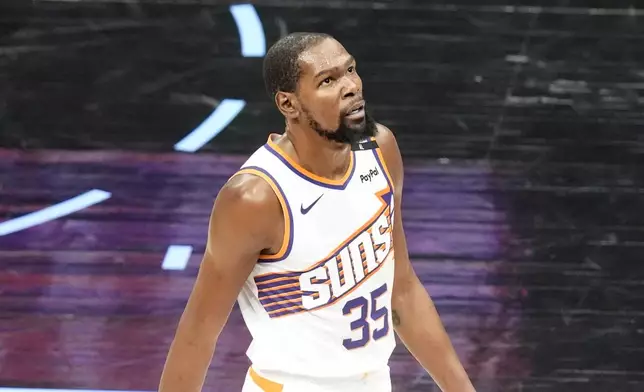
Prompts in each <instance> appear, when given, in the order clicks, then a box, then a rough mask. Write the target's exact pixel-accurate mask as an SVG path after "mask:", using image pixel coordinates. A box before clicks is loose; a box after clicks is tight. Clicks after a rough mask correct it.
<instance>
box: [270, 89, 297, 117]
mask: <svg viewBox="0 0 644 392" xmlns="http://www.w3.org/2000/svg"><path fill="white" fill-rule="evenodd" d="M275 105H277V108H278V109H279V111H280V112H281V113H282V114H283V115H284V117H286V118H291V119H294V118H297V117H298V116H299V115H300V104H299V102H298V100H297V97H296V96H295V94H293V93H286V92H284V91H278V92H277V94H275Z"/></svg>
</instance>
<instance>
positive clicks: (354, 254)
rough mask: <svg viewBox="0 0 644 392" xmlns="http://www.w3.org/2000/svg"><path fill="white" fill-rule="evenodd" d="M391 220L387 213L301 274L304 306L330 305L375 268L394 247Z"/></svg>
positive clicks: (308, 307) (312, 307)
mask: <svg viewBox="0 0 644 392" xmlns="http://www.w3.org/2000/svg"><path fill="white" fill-rule="evenodd" d="M389 222H390V220H389V219H387V216H386V214H384V213H383V214H382V215H380V217H379V218H378V219H377V220H376V221H375V222H374V223H373V225H372V226H371V228H370V229H369V230H366V231H363V232H362V233H361V234H360V235H358V236H357V237H356V238H354V239H353V240H352V241H351V242H350V243H348V244H347V245H346V246H345V247H344V248H342V249H341V250H340V252H338V253H337V254H336V255H334V256H333V257H331V258H330V259H328V260H326V261H325V262H324V263H322V264H321V265H319V266H318V267H317V268H315V269H313V270H311V271H307V272H305V273H303V274H302V275H300V287H301V289H302V306H303V307H304V308H305V309H307V310H309V309H314V308H317V307H320V306H323V305H326V304H327V303H329V302H331V301H333V300H335V299H337V298H339V297H341V296H342V295H344V294H346V293H347V292H348V291H350V290H351V289H352V288H354V287H355V286H356V285H358V284H359V283H360V282H361V281H363V280H364V279H365V278H367V277H368V276H369V275H370V274H371V273H372V272H374V271H375V270H376V269H377V268H378V266H379V265H380V264H382V263H383V262H384V261H385V259H386V257H387V255H388V254H389V251H390V250H391V229H390V225H389Z"/></svg>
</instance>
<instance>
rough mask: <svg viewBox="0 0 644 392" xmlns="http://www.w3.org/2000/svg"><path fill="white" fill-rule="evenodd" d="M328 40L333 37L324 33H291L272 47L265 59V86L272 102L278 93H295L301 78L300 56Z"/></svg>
mask: <svg viewBox="0 0 644 392" xmlns="http://www.w3.org/2000/svg"><path fill="white" fill-rule="evenodd" d="M327 38H333V37H332V36H330V35H328V34H324V33H306V32H301V33H291V34H289V35H287V36H286V37H283V38H281V39H280V40H279V41H277V42H276V43H275V44H273V46H271V48H270V49H269V50H268V52H267V53H266V56H265V57H264V84H265V86H266V92H267V93H268V95H269V97H270V98H271V99H272V100H273V99H275V94H277V92H278V91H286V92H290V93H292V92H295V89H296V87H297V81H298V79H299V78H300V64H299V57H300V54H302V52H304V51H305V50H307V49H309V48H310V47H312V46H314V45H316V44H318V43H319V42H321V41H323V40H325V39H327Z"/></svg>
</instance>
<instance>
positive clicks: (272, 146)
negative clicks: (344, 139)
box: [266, 133, 356, 189]
mask: <svg viewBox="0 0 644 392" xmlns="http://www.w3.org/2000/svg"><path fill="white" fill-rule="evenodd" d="M274 136H279V135H278V134H275V133H273V134H271V135H270V136H269V137H268V141H267V143H266V146H267V147H268V150H269V151H270V152H272V153H273V154H274V155H276V156H277V157H278V158H279V159H280V160H281V161H282V162H283V163H284V164H286V165H287V166H288V167H289V168H290V169H291V170H292V171H294V172H295V173H296V174H299V175H300V176H301V177H303V178H305V179H309V180H311V181H313V182H314V183H316V184H318V185H322V186H324V185H327V186H331V187H333V188H341V189H343V188H344V187H346V185H347V184H348V182H349V180H350V179H351V177H352V176H353V173H354V171H355V164H356V163H355V160H356V158H355V153H354V152H353V151H351V153H350V154H349V167H348V168H347V171H346V172H345V173H344V175H343V176H342V178H340V179H339V180H331V179H329V178H325V177H321V176H318V175H317V174H314V173H311V172H310V171H308V170H306V169H305V168H304V167H302V165H300V164H299V163H297V162H295V160H293V158H291V157H289V156H288V155H287V154H286V153H285V152H284V150H282V149H281V148H280V147H279V146H278V145H277V144H276V143H275V142H274V141H273V137H274Z"/></svg>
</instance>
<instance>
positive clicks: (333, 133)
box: [305, 107, 377, 144]
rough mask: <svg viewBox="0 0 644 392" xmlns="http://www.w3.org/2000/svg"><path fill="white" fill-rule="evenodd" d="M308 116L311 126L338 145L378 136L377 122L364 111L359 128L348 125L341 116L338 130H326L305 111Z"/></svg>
mask: <svg viewBox="0 0 644 392" xmlns="http://www.w3.org/2000/svg"><path fill="white" fill-rule="evenodd" d="M305 113H306V116H307V117H308V120H309V126H310V127H311V128H312V129H313V130H314V131H315V132H317V134H318V135H320V136H322V137H323V138H325V139H327V140H330V141H332V142H336V143H343V144H354V143H357V142H358V141H359V140H361V139H364V138H366V137H371V136H375V135H376V129H377V127H376V121H375V120H374V119H373V117H371V114H370V113H369V112H368V111H367V108H366V107H365V109H364V121H363V122H362V124H360V125H359V126H349V125H347V123H346V122H345V121H346V118H345V116H344V115H341V116H340V126H339V127H338V128H337V129H324V128H322V126H321V125H320V123H318V122H317V121H315V120H314V119H313V116H311V114H310V112H309V111H308V110H305Z"/></svg>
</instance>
